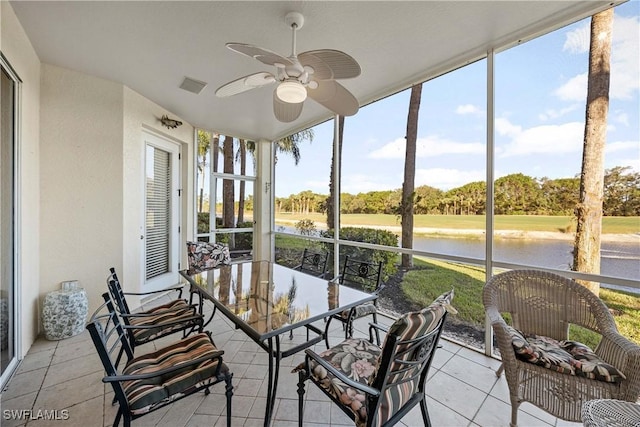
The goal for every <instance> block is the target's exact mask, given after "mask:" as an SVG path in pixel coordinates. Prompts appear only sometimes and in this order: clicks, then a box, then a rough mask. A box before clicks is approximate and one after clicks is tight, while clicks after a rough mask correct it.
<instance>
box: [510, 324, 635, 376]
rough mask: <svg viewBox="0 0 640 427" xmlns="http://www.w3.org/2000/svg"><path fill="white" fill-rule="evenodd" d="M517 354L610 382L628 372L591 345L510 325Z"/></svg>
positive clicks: (553, 366)
mask: <svg viewBox="0 0 640 427" xmlns="http://www.w3.org/2000/svg"><path fill="white" fill-rule="evenodd" d="M507 331H508V332H509V334H510V335H511V345H512V346H513V349H514V351H515V353H516V357H517V358H518V359H520V360H523V361H525V362H529V363H533V364H535V365H538V366H543V367H545V368H547V369H551V370H554V371H557V372H560V373H563V374H569V375H576V376H579V377H585V378H589V379H593V380H598V381H604V382H608V383H617V382H620V381H622V380H623V379H625V378H626V377H625V375H624V374H623V373H622V372H620V371H619V370H618V369H616V368H615V367H614V366H611V365H610V364H608V363H605V362H604V361H602V360H601V359H600V358H599V357H598V356H597V355H596V354H595V353H594V352H593V350H591V349H590V348H589V347H588V346H586V345H584V344H582V343H579V342H576V341H568V340H565V341H557V340H554V339H553V338H549V337H545V336H540V335H535V334H523V333H521V332H520V331H517V330H516V329H514V328H512V327H511V326H507Z"/></svg>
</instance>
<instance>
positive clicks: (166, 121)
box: [160, 114, 182, 129]
mask: <svg viewBox="0 0 640 427" xmlns="http://www.w3.org/2000/svg"><path fill="white" fill-rule="evenodd" d="M160 123H162V126H166V127H167V129H175V128H177V127H178V126H182V122H181V121H179V120H175V119H170V118H169V117H167V115H166V114H165V115H164V116H162V118H161V119H160Z"/></svg>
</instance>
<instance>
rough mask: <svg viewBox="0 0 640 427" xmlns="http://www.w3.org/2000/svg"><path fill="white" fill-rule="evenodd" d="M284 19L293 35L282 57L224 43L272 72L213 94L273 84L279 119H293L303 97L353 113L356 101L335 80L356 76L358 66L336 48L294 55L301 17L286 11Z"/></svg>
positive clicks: (238, 81)
mask: <svg viewBox="0 0 640 427" xmlns="http://www.w3.org/2000/svg"><path fill="white" fill-rule="evenodd" d="M284 19H285V23H286V24H287V25H288V26H289V27H291V30H292V35H293V37H292V47H291V55H290V56H288V57H285V56H282V55H280V54H278V53H275V52H272V51H270V50H267V49H264V48H261V47H258V46H253V45H250V44H244V43H227V44H226V46H227V48H229V49H231V50H232V51H234V52H237V53H240V54H242V55H246V56H249V57H251V58H255V59H257V60H258V61H260V62H262V63H263V64H267V65H271V66H274V67H275V71H274V72H273V73H270V72H267V71H263V72H259V73H254V74H249V75H248V76H244V77H241V78H239V79H236V80H233V81H231V82H229V83H227V84H224V85H222V86H220V87H219V88H218V89H217V90H216V96H218V97H220V98H224V97H227V96H232V95H237V94H239V93H242V92H246V91H248V90H250V89H255V88H259V87H262V86H266V85H269V84H271V83H277V84H278V85H277V86H276V88H275V90H274V91H273V113H274V114H275V116H276V119H278V120H279V121H281V122H292V121H294V120H295V119H297V118H298V117H299V116H300V113H301V112H302V106H303V103H304V101H305V99H307V97H309V98H311V99H313V100H314V101H316V102H318V103H319V104H321V105H323V106H324V107H326V108H328V109H329V110H331V111H333V112H334V113H336V114H339V115H341V116H352V115H354V114H355V113H357V112H358V108H359V106H358V100H357V99H356V98H355V97H354V96H353V95H352V94H351V92H349V91H348V90H347V89H346V88H345V87H344V86H342V85H341V84H340V83H338V82H336V80H337V79H349V78H353V77H357V76H359V75H360V65H359V64H358V63H357V62H356V60H355V59H353V58H352V57H351V56H349V55H347V54H346V53H344V52H341V51H339V50H333V49H320V50H310V51H308V52H303V53H300V54H296V31H297V30H299V29H300V28H302V25H303V24H304V16H302V14H301V13H298V12H289V13H287V15H286V16H285V18H284Z"/></svg>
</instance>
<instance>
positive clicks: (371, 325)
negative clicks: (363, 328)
mask: <svg viewBox="0 0 640 427" xmlns="http://www.w3.org/2000/svg"><path fill="white" fill-rule="evenodd" d="M374 330H375V331H376V338H377V339H378V340H380V335H379V333H378V331H382V332H384V333H385V334H386V333H387V332H389V327H388V326H384V325H381V324H379V323H372V322H369V342H371V343H372V342H373V331H374ZM378 345H380V344H379V343H378Z"/></svg>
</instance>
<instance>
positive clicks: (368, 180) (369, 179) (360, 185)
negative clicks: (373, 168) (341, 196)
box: [340, 174, 402, 194]
mask: <svg viewBox="0 0 640 427" xmlns="http://www.w3.org/2000/svg"><path fill="white" fill-rule="evenodd" d="M386 178H388V177H385V176H381V175H379V174H351V175H343V176H342V179H341V187H340V191H341V192H342V193H350V194H358V193H368V192H369V191H384V190H394V189H396V188H399V187H401V186H402V183H400V184H398V180H391V179H386ZM376 179H377V180H379V181H376ZM399 180H400V182H402V178H399Z"/></svg>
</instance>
